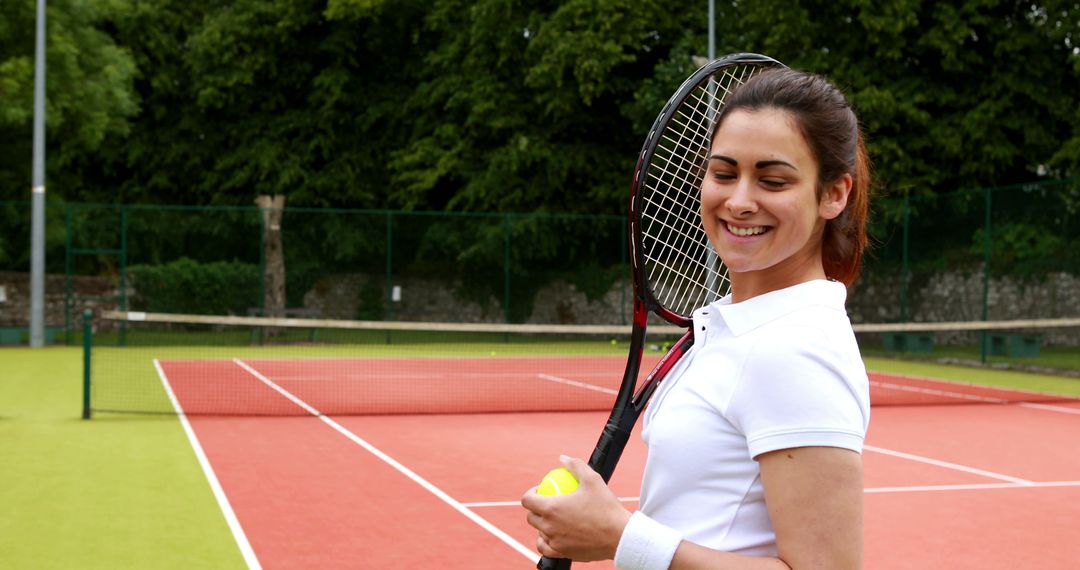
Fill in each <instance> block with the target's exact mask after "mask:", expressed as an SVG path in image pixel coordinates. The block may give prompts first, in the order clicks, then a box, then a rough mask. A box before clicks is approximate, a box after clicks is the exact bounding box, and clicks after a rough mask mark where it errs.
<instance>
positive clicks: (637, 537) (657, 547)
mask: <svg viewBox="0 0 1080 570" xmlns="http://www.w3.org/2000/svg"><path fill="white" fill-rule="evenodd" d="M680 542H682V534H680V533H679V531H677V530H675V529H673V528H671V527H668V526H664V525H662V524H660V523H658V522H656V521H654V520H652V519H650V518H649V517H647V516H645V515H644V514H643V513H642V512H641V511H635V512H634V514H633V515H631V516H630V522H628V523H626V528H625V529H623V533H622V537H621V538H620V539H619V546H618V548H616V549H615V567H616V568H620V569H621V570H667V568H668V566H671V559H672V557H674V556H675V549H677V548H678V547H679V543H680Z"/></svg>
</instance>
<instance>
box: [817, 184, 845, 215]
mask: <svg viewBox="0 0 1080 570" xmlns="http://www.w3.org/2000/svg"><path fill="white" fill-rule="evenodd" d="M852 183H853V181H852V179H851V175H850V174H844V175H843V176H841V177H840V178H837V179H836V181H835V182H833V183H832V184H830V185H828V186H826V187H825V191H824V192H822V193H821V202H820V203H819V204H818V214H819V215H820V216H821V217H822V218H824V219H826V220H832V219H834V218H836V217H837V216H839V215H840V214H841V213H842V212H843V211H844V208H846V207H847V200H848V195H849V194H851V185H852Z"/></svg>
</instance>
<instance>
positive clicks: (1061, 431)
mask: <svg viewBox="0 0 1080 570" xmlns="http://www.w3.org/2000/svg"><path fill="white" fill-rule="evenodd" d="M143 364H144V365H146V366H150V367H152V368H153V370H154V372H155V375H156V376H157V378H156V379H155V380H157V381H159V382H160V385H161V386H163V387H165V388H166V391H167V392H169V393H170V395H171V400H172V405H174V406H176V407H177V408H178V409H180V410H184V411H185V412H187V413H188V414H189V415H187V416H186V418H184V419H183V420H182V421H183V422H184V423H185V425H186V430H187V433H188V435H189V438H190V441H191V443H192V446H193V447H194V448H195V449H196V451H197V453H198V454H199V456H200V458H201V460H202V465H203V468H204V470H205V473H206V475H207V478H208V480H210V481H211V484H212V485H213V486H215V488H216V490H217V497H218V501H219V504H220V505H221V508H222V510H223V512H224V513H225V515H226V517H227V518H228V519H229V520H230V521H232V522H231V525H230V526H231V528H232V529H233V533H234V536H235V538H236V541H237V543H238V545H239V547H240V548H241V550H242V551H243V552H244V553H245V556H246V558H247V560H248V562H249V564H250V565H251V566H256V565H259V566H261V567H264V568H296V567H320V568H357V567H362V568H414V567H425V566H430V565H434V564H445V563H447V560H448V559H451V558H453V559H456V560H460V559H462V558H466V559H468V560H469V565H470V567H475V568H522V569H525V568H530V567H532V565H533V560H534V557H535V554H534V553H533V552H532V544H533V533H532V530H531V529H530V528H529V527H528V526H527V524H526V523H525V521H524V516H523V511H522V509H521V508H520V507H519V506H518V498H519V497H520V495H521V493H522V492H523V491H524V490H525V489H526V488H528V487H529V486H531V485H533V484H535V483H536V479H537V477H538V476H539V475H540V474H542V473H544V472H545V471H546V470H547V469H549V468H550V467H551V466H553V465H554V464H555V463H556V462H557V457H558V455H559V454H560V453H568V454H572V455H577V456H587V455H588V453H589V452H590V451H591V449H592V446H593V444H594V443H595V437H596V435H597V434H598V431H599V428H600V427H601V426H602V424H603V422H604V420H605V419H606V415H607V414H606V412H604V411H595V410H593V411H569V410H573V409H575V407H576V409H587V408H590V407H595V408H599V409H602V408H603V407H604V406H605V405H609V403H610V399H611V396H610V394H609V393H608V392H609V391H610V390H612V389H613V388H614V386H613V384H612V383H613V382H614V380H612V378H616V377H617V374H615V375H611V374H608V372H610V370H611V368H612V367H614V368H615V370H616V372H617V371H618V367H619V365H620V362H619V359H618V358H617V357H614V356H601V357H595V356H571V357H548V358H539V357H521V356H505V357H500V356H499V355H495V356H490V355H488V357H486V358H479V357H477V358H457V359H449V358H398V359H393V360H389V359H372V358H359V359H342V358H316V359H312V360H304V359H298V358H277V359H266V358H264V359H258V358H241V357H235V358H213V359H203V360H191V359H187V360H185V359H168V358H165V359H159V360H156V361H148V362H144V363H143ZM500 377H501V380H499V378H500ZM208 380H209V381H208ZM468 383H472V385H471V386H470V385H468ZM873 383H874V388H873V396H872V397H873V398H874V399H875V402H880V405H878V406H877V407H875V409H874V412H873V414H874V415H873V420H872V422H871V429H870V434H869V437H868V441H867V447H866V451H865V453H864V457H865V465H866V479H865V481H866V540H867V544H866V553H867V555H866V564H865V567H867V568H883V569H889V568H938V567H950V568H1016V567H1022V568H1037V567H1063V566H1067V565H1069V564H1071V563H1072V561H1073V560H1075V558H1076V557H1077V555H1080V546H1077V545H1076V544H1075V541H1074V540H1073V537H1072V530H1073V529H1074V528H1075V521H1076V520H1080V458H1077V457H1076V455H1075V454H1072V453H1067V450H1068V449H1071V448H1072V446H1073V442H1074V441H1075V440H1076V438H1077V437H1078V436H1080V401H1078V400H1076V399H1074V398H1068V397H1061V396H1047V395H1034V394H1031V393H1026V392H1023V391H1015V390H1005V389H1001V388H987V387H979V386H972V385H969V384H963V383H960V384H956V383H949V384H943V383H941V382H938V381H935V380H933V379H929V378H911V377H908V376H904V375H899V374H874V375H873ZM331 384H333V385H336V386H345V387H344V388H340V389H337V388H336V389H335V390H333V391H328V390H327V386H328V385H331ZM496 384H498V385H500V386H503V387H504V388H503V392H500V393H498V394H497V396H498V397H497V398H493V399H492V401H491V402H484V401H480V400H477V399H476V398H477V395H478V394H484V393H490V392H492V390H493V386H495V385H496ZM223 385H227V386H228V387H229V390H228V393H226V394H225V397H224V399H228V400H233V401H241V400H242V401H246V402H256V403H257V404H256V407H255V408H252V409H251V410H249V411H250V414H249V415H241V416H237V415H222V412H221V410H220V409H219V410H216V411H215V409H214V408H213V406H214V405H215V404H214V402H215V401H222V399H223V392H222V389H221V387H222V386H223ZM403 385H406V386H410V388H409V389H407V390H404V391H402V390H400V387H401V386H403ZM508 385H509V386H511V387H512V388H510V389H509V391H507V390H508V389H507V388H505V386H508ZM389 387H398V388H395V389H389ZM455 387H457V389H456V390H455ZM372 388H373V389H372ZM342 393H344V394H348V395H349V397H348V398H346V399H344V400H343V399H342V398H341V397H340V394H342ZM327 394H334V397H327ZM373 394H384V395H385V394H394V396H393V397H384V398H383V399H381V400H380V399H377V398H376V399H373V396H372V395H373ZM556 394H557V395H558V396H556ZM538 395H539V396H538ZM568 395H569V396H568ZM537 397H540V398H548V399H551V400H552V401H553V402H554V405H555V407H556V409H561V410H562V411H559V412H536V411H532V412H524V411H522V409H526V410H527V409H529V407H528V405H527V404H526V405H524V407H523V408H522V409H514V403H513V402H515V400H529V401H532V402H535V401H537V400H536V398H537ZM425 398H426V399H427V400H431V401H430V402H427V403H426V404H427V405H430V406H431V407H430V408H428V409H426V410H424V411H425V412H435V413H417V412H418V410H417V409H416V407H415V406H416V403H417V402H424V400H425ZM346 401H347V402H350V404H349V405H348V406H345V405H343V402H346ZM405 402H412V404H411V405H412V406H413V408H412V409H406V408H402V407H400V405H401V404H403V403H405ZM560 402H561V403H560ZM575 402H576V403H575ZM496 403H497V404H498V405H500V406H503V407H504V408H503V411H499V412H493V411H492V410H494V409H495V408H493V407H492V406H493V405H494V404H496ZM361 405H372V406H374V407H373V408H366V409H363V410H361V408H358V407H357V406H361ZM506 406H509V407H506ZM403 410H404V411H406V412H408V413H401V412H402V411H403ZM478 410H484V411H487V413H461V412H476V411H478ZM369 412H371V413H369ZM644 457H645V454H644V448H643V445H642V444H641V443H640V441H639V440H638V439H637V438H636V437H635V438H633V440H632V442H631V444H630V446H629V447H628V449H627V451H626V454H625V455H624V458H623V460H622V462H621V463H620V468H619V470H618V471H617V472H616V475H615V477H614V478H613V479H612V482H611V485H612V488H613V489H614V490H615V492H616V493H617V494H618V495H619V496H621V497H625V499H626V501H627V502H628V505H629V506H631V507H633V506H635V505H636V503H635V498H636V495H637V492H638V486H639V483H640V480H639V479H638V477H639V474H640V472H641V467H642V465H643V462H644ZM581 566H582V567H595V568H610V567H612V566H611V565H610V563H606V562H605V563H595V564H591V565H581Z"/></svg>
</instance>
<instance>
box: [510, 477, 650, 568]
mask: <svg viewBox="0 0 1080 570" xmlns="http://www.w3.org/2000/svg"><path fill="white" fill-rule="evenodd" d="M559 459H560V461H561V462H562V464H563V466H564V467H566V468H567V469H569V470H570V472H571V473H573V474H574V477H575V478H576V479H577V480H578V482H579V484H580V485H579V486H578V488H577V490H576V491H573V492H572V493H567V494H565V495H557V496H552V497H545V496H542V495H538V494H537V493H536V487H533V488H531V489H529V490H528V491H526V492H525V495H524V496H522V497H521V506H523V507H525V508H526V509H527V510H528V511H529V514H528V516H527V517H526V520H528V522H529V524H530V525H532V526H533V528H535V529H536V530H537V531H538V533H539V534H538V536H537V538H536V550H537V551H538V552H539V553H540V554H542V555H544V556H547V557H550V558H571V559H573V560H579V561H591V560H605V559H609V558H614V556H615V549H616V548H617V547H618V545H619V538H620V537H621V536H622V532H623V528H624V527H625V526H626V523H627V521H628V520H630V511H629V510H627V509H626V507H624V506H623V504H622V502H621V501H619V498H618V497H616V496H615V494H614V493H612V492H611V489H609V488H608V486H607V484H605V483H604V480H603V479H602V478H601V477H600V475H599V474H597V473H596V472H595V471H593V470H592V469H591V468H590V467H589V466H588V464H586V463H585V462H584V461H582V460H581V459H575V458H570V457H566V456H562V457H560V458H559Z"/></svg>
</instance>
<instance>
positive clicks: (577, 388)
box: [83, 311, 1080, 417]
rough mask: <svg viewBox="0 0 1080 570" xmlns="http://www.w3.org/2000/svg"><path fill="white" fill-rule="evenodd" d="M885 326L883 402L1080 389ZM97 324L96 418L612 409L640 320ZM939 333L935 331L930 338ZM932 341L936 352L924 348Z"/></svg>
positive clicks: (90, 364) (652, 333)
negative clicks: (955, 354)
mask: <svg viewBox="0 0 1080 570" xmlns="http://www.w3.org/2000/svg"><path fill="white" fill-rule="evenodd" d="M881 326H882V325H858V326H857V327H856V330H857V331H859V330H862V332H859V333H858V334H859V337H860V344H862V345H864V352H866V353H867V354H868V355H870V356H902V357H903V358H904V359H903V360H896V359H889V360H882V362H881V363H878V364H877V369H876V370H875V372H873V373H872V374H871V384H872V392H871V398H872V401H873V403H874V404H875V405H903V404H916V405H922V404H956V403H1006V402H1020V401H1025V402H1051V401H1070V400H1074V399H1075V398H1076V397H1075V396H1068V395H1062V394H1064V393H1066V392H1068V391H1069V385H1068V383H1070V382H1075V383H1077V384H1080V380H1075V379H1071V378H1060V377H1053V376H1046V377H1045V378H1046V379H1047V380H1046V382H1048V383H1043V382H1041V381H1036V383H1035V384H1032V385H1026V384H1023V382H1027V381H1030V380H1025V379H1021V380H1017V379H1015V378H1011V377H1002V378H998V377H995V376H994V373H993V372H992V371H987V370H986V369H985V368H982V369H978V368H971V369H963V368H957V369H955V370H952V371H950V374H949V376H952V377H955V378H959V379H960V380H961V381H960V382H947V381H944V380H941V379H940V378H939V377H940V376H941V374H940V371H939V370H928V369H920V368H919V363H918V362H917V361H912V357H913V356H923V357H925V356H926V355H927V354H932V353H933V352H932V351H934V350H937V351H939V352H941V351H944V350H945V346H949V345H946V344H944V342H945V337H946V336H948V335H949V334H953V335H956V334H959V333H961V332H965V331H957V330H955V327H953V329H949V330H944V331H932V332H927V331H912V330H907V329H903V330H897V329H896V328H895V325H892V326H893V327H894V328H892V329H888V330H879V329H880V327H881ZM875 327H878V328H875ZM867 328H869V330H866V329H867ZM996 330H1000V331H1006V332H1011V333H1016V334H1012V335H1011V336H1021V337H1024V336H1031V335H1030V334H1026V335H1025V334H1020V333H1025V332H1030V329H1017V330H1010V329H1004V328H1002V329H996ZM1043 330H1044V332H1045V331H1048V330H1050V329H1049V328H1046V329H1043ZM83 331H84V332H83V336H84V338H83V345H84V349H85V358H84V365H85V374H84V400H83V404H84V416H85V417H90V415H92V414H94V413H129V412H130V413H157V414H174V413H177V412H179V411H182V412H183V413H185V414H189V415H193V414H199V415H306V414H311V413H321V414H327V415H370V414H431V413H495V412H531V411H587V410H608V409H610V408H611V405H612V403H613V402H614V398H615V393H616V391H617V389H618V385H619V382H620V380H621V378H622V374H623V368H624V366H625V363H626V352H627V350H628V347H629V333H630V328H629V327H622V326H584V325H508V324H495V323H406V322H382V321H344V320H321V319H310V318H273V317H230V316H204V315H173V314H152V313H136V312H109V311H107V312H102V313H101V314H99V315H97V316H94V317H93V318H89V317H88V318H87V320H86V322H85V324H84V328H83ZM681 332H682V331H681V329H678V328H675V327H670V326H659V324H658V326H653V327H652V328H651V329H650V330H649V335H648V342H647V343H646V344H647V349H646V351H645V355H644V358H643V362H642V372H641V373H642V374H643V375H644V374H647V373H648V371H649V370H650V369H651V368H652V366H653V365H655V363H656V362H658V361H659V359H660V358H661V356H662V355H663V354H664V352H666V350H667V348H668V346H669V344H670V343H672V342H673V341H674V340H675V339H677V338H678V336H679V335H680V334H681ZM967 332H970V331H967ZM976 332H978V331H976ZM1006 332H1001V333H999V336H1002V335H1003V338H1004V340H1002V341H1000V342H1004V343H1005V345H1004V346H1006V348H1008V347H1009V346H1012V345H1011V344H1009V343H1016V342H1019V343H1021V344H1020V345H1018V346H1021V349H1022V347H1023V342H1028V341H1024V340H1023V339H1021V340H1015V339H1012V338H1011V336H1010V335H1009V334H1006ZM927 334H929V335H931V338H929V339H927V338H925V335H927ZM891 335H900V336H899V337H896V338H893V336H891ZM935 335H942V339H941V340H936V336H935ZM897 338H899V339H902V340H897ZM994 338H997V337H994ZM1040 338H1041V337H1040ZM935 341H936V344H935ZM927 349H929V350H930V351H931V352H920V351H925V350H927ZM949 350H952V349H951V348H950V349H949ZM1017 350H1020V349H1017ZM1029 350H1030V348H1029ZM1072 350H1073V351H1074V352H1073V354H1074V355H1075V351H1076V349H1075V348H1073V349H1072ZM1047 351H1049V347H1047V348H1045V349H1044V353H1045V352H1047ZM995 358H996V357H995ZM1003 358H1007V357H1003ZM1016 358H1028V357H1026V356H1019V357H1016ZM889 363H892V364H889ZM890 366H892V368H890ZM872 368H873V366H872ZM1022 376H1024V377H1025V378H1027V377H1030V378H1043V377H1041V376H1034V375H1022ZM1063 386H1064V387H1063ZM1073 388H1074V389H1075V387H1073ZM1074 393H1080V390H1075V391H1074Z"/></svg>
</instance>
